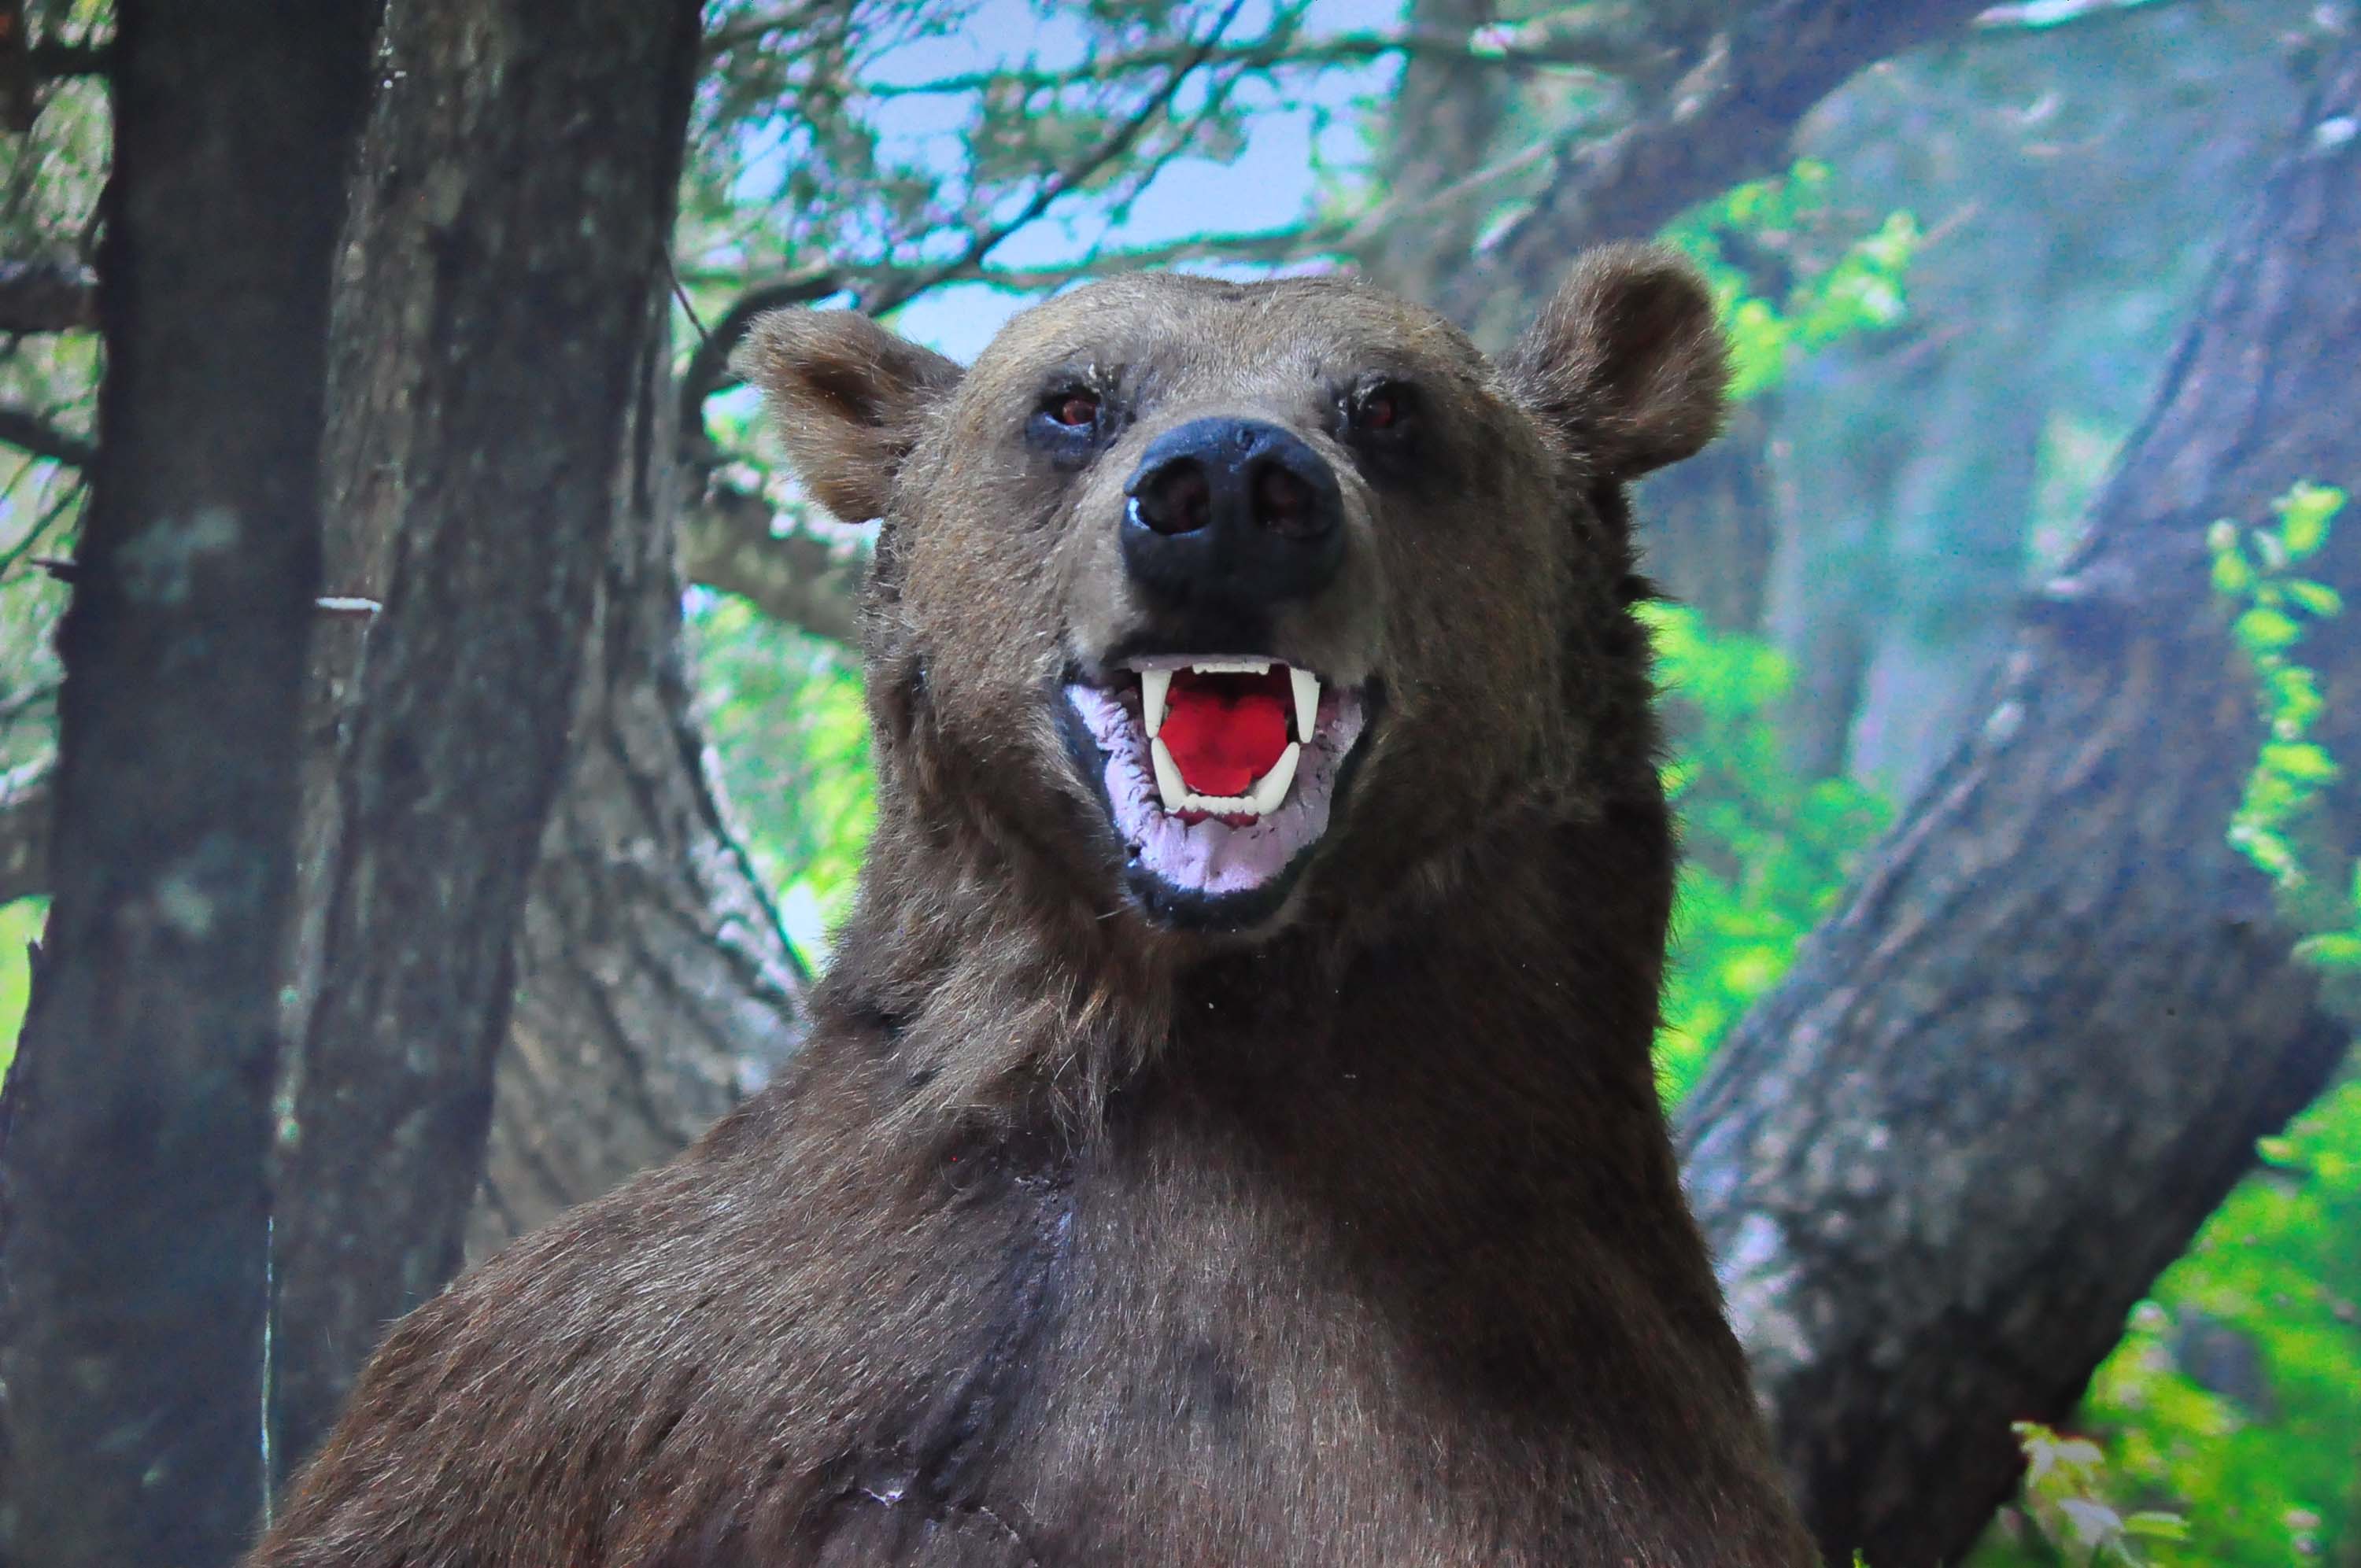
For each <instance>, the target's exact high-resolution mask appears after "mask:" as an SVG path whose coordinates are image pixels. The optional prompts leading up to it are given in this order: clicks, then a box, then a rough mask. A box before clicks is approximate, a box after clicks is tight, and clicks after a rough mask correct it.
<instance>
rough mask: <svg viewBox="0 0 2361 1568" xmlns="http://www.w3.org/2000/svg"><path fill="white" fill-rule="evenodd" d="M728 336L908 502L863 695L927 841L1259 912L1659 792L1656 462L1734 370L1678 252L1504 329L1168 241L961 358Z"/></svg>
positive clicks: (838, 479) (1106, 884) (1223, 908)
mask: <svg viewBox="0 0 2361 1568" xmlns="http://www.w3.org/2000/svg"><path fill="white" fill-rule="evenodd" d="M735 364H736V366H737V367H738V368H739V370H740V371H741V374H742V375H744V376H745V377H746V378H747V379H748V380H750V381H752V382H753V383H754V384H755V385H757V386H758V387H760V388H761V389H763V392H764V393H765V394H766V396H767V399H768V400H769V403H770V406H771V408H772V411H773V412H774V417H775V419H776V422H777V424H778V428H779V430H780V432H781V434H782V436H783V438H784V441H785V447H786V451H787V453H788V455H789V458H790V461H791V462H792V464H793V466H794V467H795V469H796V472H797V473H798V475H799V476H800V477H801V479H802V481H803V483H804V484H805V486H806V487H807V489H808V490H809V492H810V493H811V494H812V495H813V496H814V497H815V498H817V499H818V500H819V501H820V502H821V503H822V504H824V505H825V506H827V507H828V508H829V510H831V511H833V512H835V513H836V514H837V515H838V516H840V517H842V518H845V519H848V520H865V519H870V518H876V519H880V520H882V527H881V532H880V535H879V539H878V543H877V549H876V560H875V566H874V570H873V576H872V581H871V584H870V586H869V588H868V591H867V595H866V598H865V603H864V615H863V625H864V638H865V642H866V648H865V652H866V655H867V664H868V669H867V674H868V689H869V700H870V704H871V712H872V718H873V736H874V740H875V750H876V762H877V765H878V769H879V781H880V796H881V807H882V810H883V813H884V817H885V818H886V820H887V821H888V822H889V823H892V822H896V821H899V822H902V823H904V824H905V825H906V826H907V827H908V828H909V829H910V836H909V837H908V838H907V839H906V842H907V843H909V844H923V843H928V842H932V843H936V844H941V843H945V842H948V841H950V840H951V839H956V838H958V837H960V836H961V835H968V836H970V837H972V838H975V839H977V841H982V842H988V843H990V844H993V845H994V846H996V847H997V851H996V861H995V863H998V864H1002V865H1004V866H1007V867H1011V868H1014V872H1013V874H1016V875H1017V876H1020V877H1029V878H1033V879H1035V880H1037V881H1041V882H1044V883H1048V884H1049V885H1047V886H1045V887H1043V888H1041V889H1039V890H1038V891H1039V892H1041V893H1043V894H1047V895H1049V896H1067V897H1071V898H1079V899H1080V900H1081V901H1082V902H1083V904H1085V905H1088V906H1090V907H1092V908H1093V909H1095V910H1097V911H1099V912H1100V913H1099V915H1098V916H1097V917H1099V918H1114V917H1116V916H1123V917H1126V918H1128V919H1132V920H1135V921H1136V922H1137V925H1138V927H1140V929H1141V930H1142V931H1143V932H1145V933H1146V934H1147V939H1148V940H1151V941H1158V940H1168V939H1169V940H1177V941H1183V942H1186V941H1199V940H1205V939H1208V938H1212V939H1215V940H1224V941H1226V940H1235V939H1237V938H1240V937H1244V938H1247V939H1252V938H1256V937H1258V936H1261V935H1266V934H1268V933H1269V932H1271V931H1274V930H1276V929H1279V928H1280V927H1285V926H1287V925H1289V924H1290V923H1292V922H1296V921H1299V920H1304V919H1308V918H1318V917H1319V912H1320V911H1322V910H1323V909H1325V910H1341V909H1345V908H1357V909H1364V910H1366V909H1368V908H1372V907H1377V906H1380V905H1385V904H1387V903H1389V902H1391V901H1396V900H1399V899H1400V898H1404V897H1411V896H1415V890H1417V889H1418V888H1420V887H1422V886H1433V884H1434V883H1436V881H1437V880H1438V879H1447V878H1448V877H1449V875H1450V874H1451V868H1452V867H1453V865H1454V863H1455V851H1457V850H1462V849H1464V848H1466V846H1468V845H1471V844H1473V843H1475V842H1477V841H1478V840H1479V839H1482V838H1483V836H1484V835H1486V834H1487V833H1488V832H1498V831H1499V830H1501V829H1502V828H1503V826H1504V825H1506V824H1510V823H1513V822H1517V821H1532V820H1535V819H1536V818H1535V817H1534V816H1533V808H1535V807H1537V806H1538V807H1540V808H1541V809H1542V810H1543V812H1544V813H1552V812H1554V813H1557V814H1560V815H1564V814H1568V813H1571V814H1577V815H1578V814H1581V813H1585V812H1595V811H1596V810H1598V808H1599V806H1600V805H1601V804H1602V802H1604V801H1605V800H1607V799H1609V798H1610V797H1612V796H1613V795H1615V794H1616V793H1617V792H1618V791H1620V790H1627V789H1643V790H1645V791H1646V792H1649V793H1650V794H1651V795H1653V791H1654V788H1655V785H1654V778H1653V754H1652V752H1653V728H1652V724H1651V720H1650V718H1649V714H1648V707H1649V685H1648V672H1647V653H1646V640H1645V637H1644V634H1643V633H1642V630H1641V629H1640V627H1639V625H1638V623H1637V622H1636V620H1634V619H1633V617H1632V614H1631V604H1632V601H1633V600H1634V599H1635V598H1640V597H1642V594H1643V592H1644V589H1643V586H1642V584H1641V583H1640V581H1639V579H1637V578H1636V577H1634V576H1632V575H1631V547H1630V542H1629V539H1628V537H1627V535H1628V514H1627V511H1626V509H1625V504H1624V499H1623V486H1624V485H1625V483H1626V482H1627V481H1629V480H1630V479H1631V478H1633V477H1636V476H1638V475H1640V474H1642V473H1645V472H1646V471H1648V470H1649V469H1652V468H1654V467H1656V466H1660V465H1662V464H1664V463H1669V462H1671V461H1674V460H1675V459H1677V458H1680V457H1685V456H1686V455H1689V454H1690V453H1692V452H1694V451H1696V450H1697V448H1698V447H1699V446H1701V445H1703V444H1705V443H1706V442H1707V441H1708V439H1710V437H1711V436H1712V434H1713V433H1714V431H1715V430H1716V428H1717V425H1718V423H1719V418H1720V412H1721V406H1722V399H1723V393H1724V386H1725V382H1726V379H1727V374H1726V367H1725V358H1724V351H1723V346H1722V341H1721V337H1720V334H1719V330H1718V329H1717V327H1716V324H1715V319H1714V309H1713V304H1712V301H1711V298H1710V296H1709V294H1708V291H1707V290H1706V289H1705V287H1704V286H1703V284H1702V283H1701V282H1700V280H1698V278H1697V275H1696V273H1695V272H1694V271H1693V270H1692V269H1690V268H1689V267H1688V266H1687V265H1686V263H1684V262H1683V261H1681V260H1680V259H1678V258H1676V257H1675V256H1674V255H1672V254H1671V253H1669V252H1666V251H1664V250H1661V249H1657V248H1653V247H1612V248H1609V249H1606V250H1602V251H1598V252H1595V253H1592V254H1591V255H1589V256H1588V257H1587V258H1584V259H1583V260H1582V261H1581V262H1579V263H1578V264H1577V265H1576V268H1575V269H1574V270H1573V273H1572V276H1571V277H1570V278H1569V280H1567V282H1566V283H1565V286H1564V287H1563V289H1561V290H1560V291H1559V292H1558V294H1557V295H1556V297H1555V298H1554V300H1553V301H1552V302H1551V303H1550V304H1549V305H1548V306H1547V307H1546V308H1545V309H1544V310H1543V313H1542V314H1541V316H1540V319H1539V320H1538V321H1537V322H1536V323H1534V324H1533V326H1532V329H1531V330H1530V331H1529V332H1527V333H1526V334H1525V335H1524V336H1523V337H1522V338H1521V340H1520V341H1519V342H1518V343H1517V344H1516V345H1514V346H1513V347H1512V348H1511V349H1510V352H1509V353H1508V354H1507V355H1505V356H1502V357H1501V358H1500V359H1499V361H1497V362H1496V361H1494V360H1493V359H1491V358H1489V357H1488V356H1486V355H1485V354H1483V353H1482V352H1480V351H1479V350H1478V349H1477V347H1476V345H1474V344H1473V343H1471V342H1470V341H1469V339H1468V338H1467V337H1466V335H1465V334H1462V333H1461V332H1460V331H1459V330H1457V329H1456V328H1455V327H1454V326H1453V325H1452V324H1451V323H1448V322H1446V321H1445V320H1444V319H1443V318H1442V317H1440V316H1438V315H1436V314H1434V313H1432V312H1430V311H1427V310H1424V309H1422V308H1420V307H1418V306H1416V305H1412V304H1410V303H1407V302H1403V301H1401V300H1399V299H1396V298H1394V297H1392V296H1390V295H1389V294H1386V293H1384V292H1382V291H1379V290H1378V289H1376V288H1373V287H1370V286H1368V285H1366V284H1363V283H1360V282H1356V281H1353V280H1345V279H1337V278H1286V279H1279V280H1268V281H1261V282H1252V283H1235V282H1228V281H1221V280H1212V279H1206V278H1197V277H1187V276H1181V275H1177V274H1170V273H1164V274H1141V275H1134V276H1126V277H1117V278H1113V279H1109V280H1104V281H1099V282H1094V283H1091V284H1088V285H1086V286H1082V287H1079V288H1076V289H1073V290H1071V291H1068V292H1066V293H1062V294H1060V295H1058V296H1056V297H1054V298H1052V299H1050V300H1049V301H1047V302H1044V303H1042V304H1039V305H1037V306H1035V307H1033V308H1032V309H1030V310H1028V311H1027V312H1026V313H1023V314H1022V315H1020V316H1018V317H1017V318H1016V319H1015V320H1014V321H1013V322H1011V323H1009V324H1008V325H1007V326H1006V327H1005V329H1004V330H1003V331H1002V332H1001V333H1000V334H999V335H998V336H997V337H995V338H994V340H993V342H992V343H991V345H989V346H988V347H987V348H986V349H985V350H984V351H983V354H982V355H981V356H979V357H978V358H977V360H976V362H975V363H974V364H973V365H972V367H967V368H965V369H962V368H961V367H959V366H957V365H955V364H953V363H952V362H950V360H948V359H946V358H943V357H942V356H939V355H936V354H934V353H931V352H929V351H928V350H927V349H924V348H921V347H918V346H916V345H912V344H910V343H908V342H906V341H905V340H903V339H901V338H898V337H896V336H895V335H894V334H891V333H889V332H888V331H887V330H885V329H884V327H882V326H880V325H878V324H877V323H874V322H872V321H870V320H869V319H867V318H866V317H864V316H862V315H859V314H856V313H849V312H816V311H788V312H782V313H776V314H773V315H770V316H767V317H764V318H763V319H762V320H761V321H760V322H758V323H756V324H755V326H754V327H753V329H752V333H751V334H750V336H749V338H748V340H747V342H746V343H745V345H743V346H742V347H741V349H740V350H739V353H738V356H737V358H736V360H735ZM1541 819H1544V820H1545V819H1546V817H1543V818H1541Z"/></svg>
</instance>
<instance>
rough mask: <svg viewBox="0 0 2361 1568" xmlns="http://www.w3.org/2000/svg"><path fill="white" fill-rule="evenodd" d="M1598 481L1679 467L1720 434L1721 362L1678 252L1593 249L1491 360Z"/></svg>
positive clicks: (1717, 341)
mask: <svg viewBox="0 0 2361 1568" xmlns="http://www.w3.org/2000/svg"><path fill="white" fill-rule="evenodd" d="M1500 367H1501V369H1502V371H1503V372H1504V373H1505V374H1506V375H1507V376H1508V378H1509V381H1510V386H1511V387H1513V388H1514V389H1515V390H1516V392H1517V395H1518V396H1519V397H1520V398H1521V399H1522V400H1523V401H1524V403H1525V406H1526V407H1528V408H1529V409H1531V410H1532V411H1533V413H1534V414H1535V415H1537V416H1538V417H1540V418H1541V419H1543V420H1545V421H1547V422H1550V423H1551V424H1554V425H1555V426H1556V427H1557V428H1558V429H1559V430H1560V431H1561V432H1562V433H1564V434H1565V437H1566V440H1567V442H1568V443H1569V444H1571V445H1572V447H1573V448H1574V450H1575V451H1576V452H1578V453H1580V454H1581V455H1583V456H1584V457H1585V458H1586V459H1587V460H1588V462H1589V464H1590V466H1591V468H1592V471H1593V472H1594V473H1596V474H1597V475H1598V477H1600V478H1603V479H1609V480H1616V481H1621V480H1626V479H1635V478H1638V477H1640V476H1641V475H1642V474H1644V473H1647V472H1648V471H1649V470H1650V469H1652V468H1661V467H1663V466H1664V465H1665V464H1667V463H1675V462H1678V461H1679V460H1680V459H1681V458H1684V457H1686V456H1688V455H1690V454H1692V453H1694V452H1696V451H1697V448H1699V447H1701V446H1703V445H1704V444H1706V443H1707V442H1708V441H1711V440H1712V439H1713V438H1714V436H1715V434H1716V433H1719V430H1720V429H1721V411H1722V402H1723V398H1724V394H1725V393H1726V392H1727V390H1728V389H1729V385H1730V359H1729V354H1728V352H1727V350H1726V348H1725V347H1724V345H1723V343H1722V336H1721V329H1720V327H1719V325H1717V324H1716V323H1715V321H1714V308H1713V295H1712V293H1711V292H1710V291H1708V289H1707V287H1706V283H1705V280H1704V279H1702V278H1700V277H1699V276H1697V269H1696V268H1694V267H1692V266H1690V265H1689V263H1688V262H1687V261H1686V260H1685V259H1684V258H1682V257H1681V256H1680V255H1679V254H1678V253H1677V252H1675V251H1672V250H1668V249H1666V248H1665V247H1662V246H1653V245H1616V246H1608V247H1603V248H1601V249H1598V250H1595V251H1592V252H1590V253H1589V254H1588V255H1587V256H1585V257H1583V258H1581V259H1580V260H1579V261H1577V262H1576V263H1575V267H1574V271H1573V273H1572V275H1571V276H1569V277H1568V278H1567V279H1566V280H1565V283H1564V284H1563V285H1562V286H1561V287H1560V288H1559V289H1558V291H1557V294H1556V297H1555V298H1554V299H1552V300H1551V301H1550V302H1549V303H1548V304H1547V305H1546V306H1544V307H1543V310H1542V313H1541V316H1540V318H1539V319H1538V320H1536V321H1535V322H1534V323H1533V324H1532V326H1531V327H1530V328H1528V329H1527V330H1526V332H1525V334H1524V336H1522V337H1521V338H1519V339H1518V340H1517V345H1516V346H1515V347H1514V348H1511V349H1510V351H1509V352H1508V354H1507V355H1505V356H1502V359H1501V362H1500Z"/></svg>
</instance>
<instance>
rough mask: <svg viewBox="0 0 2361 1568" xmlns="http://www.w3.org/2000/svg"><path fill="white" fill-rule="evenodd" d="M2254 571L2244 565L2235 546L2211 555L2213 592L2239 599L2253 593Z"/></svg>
mask: <svg viewBox="0 0 2361 1568" xmlns="http://www.w3.org/2000/svg"><path fill="white" fill-rule="evenodd" d="M2254 587H2255V569H2254V568H2253V567H2252V566H2250V565H2247V564H2246V557H2245V556H2244V555H2242V554H2239V553H2238V551H2237V548H2236V546H2235V545H2233V546H2232V547H2231V548H2230V549H2227V550H2217V551H2215V552H2214V553H2213V591H2214V592H2215V593H2217V594H2226V595H2228V596H2229V597H2230V598H2244V597H2245V596H2246V594H2248V593H2250V592H2252V591H2253V589H2254Z"/></svg>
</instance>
